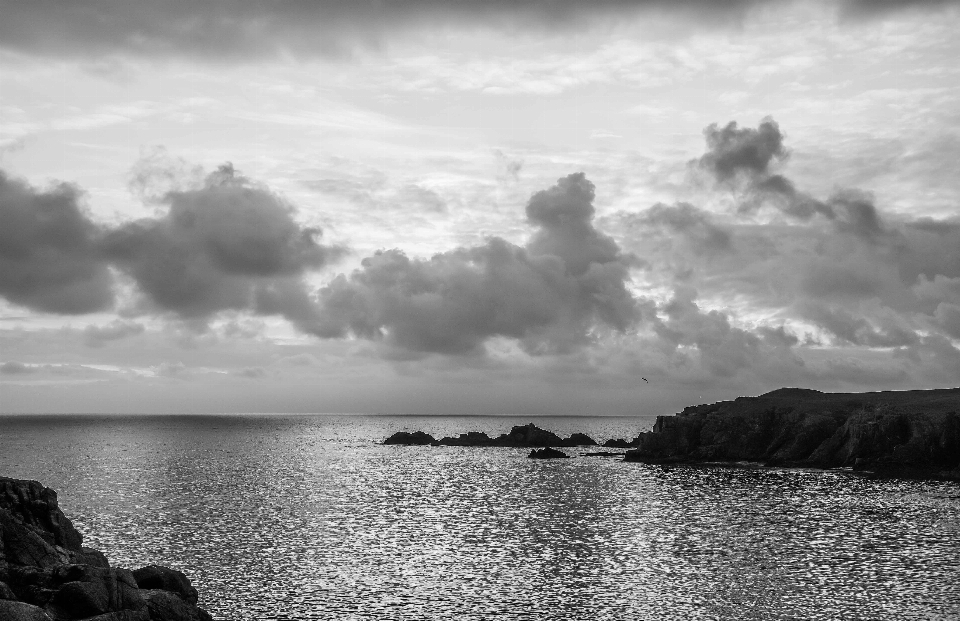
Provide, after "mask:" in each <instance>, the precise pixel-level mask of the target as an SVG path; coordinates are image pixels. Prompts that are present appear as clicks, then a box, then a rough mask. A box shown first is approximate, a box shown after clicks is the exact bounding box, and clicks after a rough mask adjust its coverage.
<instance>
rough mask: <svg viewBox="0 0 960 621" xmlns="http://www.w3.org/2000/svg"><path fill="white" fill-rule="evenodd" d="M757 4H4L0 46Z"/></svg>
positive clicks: (521, 20)
mask: <svg viewBox="0 0 960 621" xmlns="http://www.w3.org/2000/svg"><path fill="white" fill-rule="evenodd" d="M758 4H762V3H760V2H758V1H757V0H720V1H718V0H594V1H593V2H589V3H585V2H581V1H580V0H524V1H517V0H490V1H487V2H472V1H469V0H393V1H391V2H387V3H382V2H372V1H369V0H284V1H283V2H272V3H264V2H260V1H259V0H206V1H204V2H190V1H189V0H172V1H168V2H164V3H162V4H156V3H153V2H147V1H145V0H136V1H132V2H131V1H125V0H93V1H88V2H83V3H76V2H69V1H67V0H51V1H44V2H21V1H18V0H0V13H2V14H3V16H4V19H3V20H2V21H0V41H2V46H3V47H4V48H6V49H13V50H18V51H25V52H29V53H33V54H45V55H61V56H76V55H78V54H79V55H84V56H91V57H109V56H111V55H115V54H118V53H119V54H136V55H143V56H192V57H208V58H241V59H248V58H263V57H285V56H286V57H288V56H290V55H296V56H314V55H332V56H338V55H344V54H347V53H350V52H351V51H352V49H353V48H354V47H356V46H357V45H363V46H366V47H370V48H376V47H378V46H381V44H382V42H383V40H384V39H385V38H387V37H389V36H390V35H392V34H395V33H397V32H403V31H409V30H413V29H417V28H424V27H428V28H429V27H434V28H435V27H436V26H438V25H463V26H467V27H470V28H474V29H475V28H478V27H486V28H491V29H497V30H499V31H504V30H507V31H509V30H516V31H518V32H524V33H526V32H529V31H531V30H534V29H539V30H559V31H561V32H565V31H569V30H574V29H576V30H582V29H583V28H585V27H589V26H591V25H594V24H603V23H604V22H605V21H609V20H610V19H611V18H615V19H618V20H621V21H622V20H623V19H625V18H630V17H632V16H635V15H638V14H650V13H655V14H664V13H666V14H669V15H673V16H676V17H678V18H680V19H683V20H687V21H692V22H695V23H701V24H704V25H706V26H709V27H718V26H719V25H722V24H727V23H737V22H738V21H739V20H741V19H742V18H743V16H744V15H745V14H746V12H747V11H748V10H749V9H750V8H751V7H753V6H756V5H758ZM950 4H955V2H952V1H949V0H941V1H939V2H938V1H936V0H926V1H921V0H913V1H909V0H900V1H894V0H884V1H880V2H874V1H873V0H846V1H845V2H842V3H840V5H839V6H840V13H841V14H842V15H849V16H863V15H874V14H883V13H887V12H890V11H892V10H895V9H898V8H901V7H932V8H936V7H937V6H941V5H950Z"/></svg>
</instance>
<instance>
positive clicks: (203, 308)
mask: <svg viewBox="0 0 960 621" xmlns="http://www.w3.org/2000/svg"><path fill="white" fill-rule="evenodd" d="M162 202H163V203H165V204H166V205H167V208H168V212H167V213H166V214H165V215H163V216H161V217H158V218H147V219H143V220H139V221H136V222H131V223H127V224H124V225H122V226H119V227H117V228H116V229H113V230H111V231H110V232H109V233H108V234H107V235H106V237H105V239H104V242H103V247H104V251H105V253H106V255H107V256H108V257H109V258H110V259H111V261H113V262H114V264H115V265H117V266H118V267H119V268H120V269H121V270H122V271H124V272H125V273H126V274H128V275H129V276H131V277H132V278H133V279H134V281H136V283H137V285H138V286H139V288H140V289H141V290H142V291H143V292H144V293H145V294H146V295H147V296H148V298H149V300H150V301H151V302H152V303H153V304H154V305H155V306H156V307H157V308H159V309H162V310H166V311H172V312H174V313H176V314H177V315H179V316H181V317H184V318H200V317H206V316H209V315H211V314H213V313H216V312H218V311H222V310H227V309H237V310H239V309H250V308H253V307H255V300H256V297H257V292H258V290H259V289H261V288H264V287H267V288H269V287H275V288H276V287H279V284H278V283H280V282H281V281H282V282H283V283H285V284H284V285H283V287H282V288H283V290H284V291H293V290H294V289H295V288H296V287H295V285H294V284H293V283H299V278H300V277H301V275H302V274H304V273H305V272H307V271H310V270H316V269H319V268H322V267H324V266H325V265H327V264H328V263H329V262H331V261H333V260H335V259H337V258H339V257H340V256H341V255H342V254H343V252H344V250H343V249H342V248H339V247H336V246H324V245H322V244H320V243H319V241H318V240H319V238H320V237H321V235H322V233H321V231H320V229H317V228H309V227H302V226H301V225H299V224H298V223H297V222H296V221H295V220H294V219H293V215H294V209H293V207H292V206H291V205H289V204H288V203H287V202H286V201H285V200H284V199H283V198H282V197H280V196H278V195H277V194H275V193H273V192H271V191H270V190H268V189H267V188H265V187H262V186H260V185H257V184H255V183H253V182H251V181H250V180H248V179H246V178H245V177H243V176H241V175H239V174H238V173H237V172H236V171H234V169H233V167H232V166H231V165H230V164H225V165H223V166H221V167H220V168H219V169H218V170H217V171H216V172H214V173H212V174H210V175H209V176H208V177H207V178H206V180H205V182H204V184H203V186H202V187H200V188H198V189H191V190H177V191H172V192H168V193H167V194H166V195H164V197H163V198H162Z"/></svg>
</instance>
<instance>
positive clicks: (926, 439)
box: [624, 388, 960, 479]
mask: <svg viewBox="0 0 960 621" xmlns="http://www.w3.org/2000/svg"><path fill="white" fill-rule="evenodd" d="M958 410H960V389H957V388H954V389H943V390H916V391H903V392H875V393H860V394H849V393H833V394H831V393H821V392H818V391H815V390H807V389H798V388H781V389H780V390H775V391H773V392H771V393H767V394H765V395H761V396H759V397H740V398H738V399H735V400H734V401H723V402H720V403H713V404H708V405H698V406H691V407H688V408H684V410H683V411H682V412H680V413H679V414H677V415H676V416H660V417H657V422H656V424H655V425H654V428H653V431H651V432H649V433H643V434H640V436H638V437H637V439H636V440H635V443H636V448H635V449H633V450H630V451H628V452H627V454H626V455H625V457H624V459H625V460H626V461H643V462H650V463H703V462H717V461H721V462H723V461H730V462H736V461H754V462H761V463H764V464H768V465H788V466H808V467H818V468H838V467H851V468H855V469H858V470H871V471H875V472H880V473H884V474H891V475H902V476H921V477H938V478H952V479H960V415H958V413H957V412H958Z"/></svg>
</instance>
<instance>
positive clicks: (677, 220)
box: [619, 203, 733, 254]
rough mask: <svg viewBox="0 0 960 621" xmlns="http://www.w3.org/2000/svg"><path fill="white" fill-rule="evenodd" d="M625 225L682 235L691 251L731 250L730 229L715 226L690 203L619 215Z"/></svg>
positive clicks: (656, 205) (658, 204) (711, 217)
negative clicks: (688, 243)
mask: <svg viewBox="0 0 960 621" xmlns="http://www.w3.org/2000/svg"><path fill="white" fill-rule="evenodd" d="M619 217H620V219H621V222H623V223H624V225H626V226H640V227H648V228H652V229H657V230H659V231H662V232H663V233H665V234H666V235H668V236H677V235H679V236H681V237H683V238H685V239H686V240H688V241H689V242H690V248H689V250H690V252H693V253H695V254H703V253H706V254H714V253H722V252H731V251H732V250H733V235H732V233H731V232H730V230H728V229H726V228H724V227H722V226H720V225H718V224H716V223H715V222H714V218H713V216H712V215H711V214H710V213H709V212H706V211H703V210H702V209H699V208H697V207H695V206H693V205H691V204H690V203H677V204H675V205H665V204H663V203H657V204H655V205H654V206H653V207H651V208H649V209H647V210H646V211H644V212H641V213H640V214H625V213H621V214H619Z"/></svg>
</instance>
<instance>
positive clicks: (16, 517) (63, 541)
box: [0, 477, 212, 621]
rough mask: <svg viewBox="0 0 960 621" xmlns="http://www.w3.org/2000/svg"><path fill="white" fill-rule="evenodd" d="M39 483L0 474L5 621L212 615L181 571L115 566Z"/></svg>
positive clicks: (147, 620)
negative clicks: (89, 544) (86, 540)
mask: <svg viewBox="0 0 960 621" xmlns="http://www.w3.org/2000/svg"><path fill="white" fill-rule="evenodd" d="M82 543H83V539H82V537H81V535H80V533H79V532H77V529H76V528H74V526H73V524H72V523H71V522H70V520H69V519H68V518H67V517H66V516H65V515H64V514H63V512H62V511H61V510H60V507H59V506H58V504H57V493H56V492H55V491H53V490H52V489H50V488H47V487H44V486H43V485H41V484H40V483H38V482H36V481H24V480H20V479H10V478H6V477H0V620H2V621H67V620H69V621H76V620H81V619H82V620H84V621H212V617H211V616H210V615H209V614H208V613H206V612H205V611H204V610H202V609H201V608H199V607H198V606H197V591H196V589H194V588H193V586H191V584H190V580H189V579H187V577H186V576H185V575H184V574H183V573H181V572H179V571H177V570H175V569H170V568H167V567H161V566H158V565H149V566H147V567H142V568H140V569H137V570H135V571H130V570H128V569H120V568H116V567H111V566H110V562H109V561H108V560H107V558H106V557H105V556H104V555H103V554H102V553H100V552H98V551H97V550H94V549H91V548H87V547H84V546H83V545H82Z"/></svg>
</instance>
